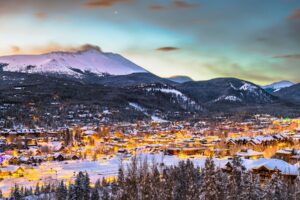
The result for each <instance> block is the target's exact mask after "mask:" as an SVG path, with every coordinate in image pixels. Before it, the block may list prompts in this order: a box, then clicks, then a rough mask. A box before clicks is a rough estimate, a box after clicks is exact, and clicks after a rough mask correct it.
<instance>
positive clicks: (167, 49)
mask: <svg viewBox="0 0 300 200" xmlns="http://www.w3.org/2000/svg"><path fill="white" fill-rule="evenodd" d="M179 49H180V48H177V47H160V48H157V49H156V51H164V52H169V51H177V50H179Z"/></svg>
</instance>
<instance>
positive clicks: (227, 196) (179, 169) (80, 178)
mask: <svg viewBox="0 0 300 200" xmlns="http://www.w3.org/2000/svg"><path fill="white" fill-rule="evenodd" d="M232 165H233V167H232V171H231V173H230V174H227V173H225V172H223V171H222V170H220V169H219V168H216V166H215V164H214V161H213V159H211V158H209V159H207V160H206V162H205V167H204V168H203V169H200V168H198V167H195V166H194V164H193V163H192V162H191V161H189V160H188V161H186V162H180V163H179V164H178V165H177V166H171V167H164V166H161V165H157V164H156V163H153V164H152V165H150V166H149V164H148V162H147V160H144V161H138V160H137V159H136V158H135V159H133V160H132V162H131V164H130V165H129V166H126V167H125V166H121V168H120V169H119V173H118V177H117V179H116V180H115V181H112V182H107V181H106V180H105V179H103V180H102V181H100V180H98V181H97V182H96V183H95V185H94V187H90V179H89V176H88V174H87V173H83V172H80V173H78V174H77V177H76V180H75V181H74V183H73V184H70V185H68V186H67V185H66V184H65V183H64V182H60V183H59V184H58V185H57V186H46V187H42V188H38V192H35V193H33V192H32V190H31V189H29V190H27V189H26V190H25V189H24V188H23V189H20V188H19V187H18V186H16V187H15V188H14V189H13V190H12V194H11V199H14V200H18V199H23V198H24V197H25V196H27V197H28V196H30V195H31V196H35V199H37V198H40V199H57V200H63V199H67V200H183V199H184V200H185V199H187V200H239V199H241V200H257V199H261V200H281V199H282V200H288V199H291V200H296V199H300V180H299V179H296V180H295V182H294V183H288V182H286V181H284V180H283V179H282V177H281V176H280V174H279V173H276V174H274V175H273V176H272V178H271V179H270V180H268V181H266V182H265V183H264V185H263V186H262V185H261V183H260V180H259V177H258V176H256V175H253V174H252V173H249V172H246V171H245V169H244V168H243V166H242V165H241V161H240V160H239V159H237V158H235V159H234V160H233V162H232ZM125 169H126V170H125ZM37 187H38V186H37ZM25 191H27V192H25ZM33 194H35V195H33Z"/></svg>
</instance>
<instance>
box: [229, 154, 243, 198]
mask: <svg viewBox="0 0 300 200" xmlns="http://www.w3.org/2000/svg"><path fill="white" fill-rule="evenodd" d="M244 170H245V168H244V166H243V165H242V160H241V158H240V157H234V158H233V160H232V171H231V173H230V175H229V185H228V196H227V199H229V200H238V199H241V196H240V190H241V188H242V186H241V184H242V173H243V171H244Z"/></svg>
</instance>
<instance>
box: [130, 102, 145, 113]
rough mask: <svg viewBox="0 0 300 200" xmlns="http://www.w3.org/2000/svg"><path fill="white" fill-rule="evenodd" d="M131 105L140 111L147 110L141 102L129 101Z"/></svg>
mask: <svg viewBox="0 0 300 200" xmlns="http://www.w3.org/2000/svg"><path fill="white" fill-rule="evenodd" d="M129 105H130V106H131V107H133V108H134V109H135V110H137V111H140V112H145V108H143V107H142V106H140V105H139V104H137V103H132V102H129Z"/></svg>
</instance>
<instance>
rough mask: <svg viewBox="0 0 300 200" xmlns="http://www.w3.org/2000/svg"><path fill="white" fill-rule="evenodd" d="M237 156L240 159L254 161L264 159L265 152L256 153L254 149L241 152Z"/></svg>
mask: <svg viewBox="0 0 300 200" xmlns="http://www.w3.org/2000/svg"><path fill="white" fill-rule="evenodd" d="M235 155H236V156H238V157H242V158H245V159H253V160H256V159H259V158H263V157H264V154H263V152H258V151H254V150H252V149H246V150H241V151H240V152H238V153H236V154H235Z"/></svg>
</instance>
